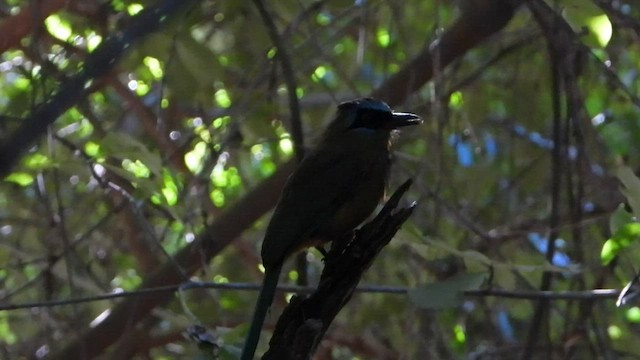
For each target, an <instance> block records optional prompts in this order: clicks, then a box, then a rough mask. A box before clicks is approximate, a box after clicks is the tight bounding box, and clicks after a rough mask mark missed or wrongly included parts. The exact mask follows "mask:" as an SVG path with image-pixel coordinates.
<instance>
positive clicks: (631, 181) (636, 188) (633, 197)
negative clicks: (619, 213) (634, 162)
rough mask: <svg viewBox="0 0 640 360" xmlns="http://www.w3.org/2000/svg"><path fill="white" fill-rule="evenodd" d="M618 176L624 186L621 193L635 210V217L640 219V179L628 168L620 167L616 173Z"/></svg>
mask: <svg viewBox="0 0 640 360" xmlns="http://www.w3.org/2000/svg"><path fill="white" fill-rule="evenodd" d="M616 176H617V177H618V179H620V181H621V182H622V184H624V187H623V188H622V189H620V191H621V192H622V194H623V195H624V196H625V197H626V198H627V201H628V202H629V205H630V206H631V209H632V210H633V215H634V216H636V217H640V179H638V177H637V176H636V175H635V174H634V173H633V171H632V170H631V169H630V168H629V167H628V166H621V167H619V168H618V170H617V171H616Z"/></svg>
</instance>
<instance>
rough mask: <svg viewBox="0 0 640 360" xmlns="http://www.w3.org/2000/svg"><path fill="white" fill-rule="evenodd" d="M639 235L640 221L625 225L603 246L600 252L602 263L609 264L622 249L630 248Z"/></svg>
mask: <svg viewBox="0 0 640 360" xmlns="http://www.w3.org/2000/svg"><path fill="white" fill-rule="evenodd" d="M638 237H640V223H637V222H632V223H628V224H625V225H623V226H622V227H621V228H620V229H618V231H616V233H615V234H614V235H613V237H611V239H609V240H607V241H606V242H605V243H604V245H603V246H602V251H601V252H600V261H601V262H602V264H603V265H607V264H609V263H610V262H611V261H612V260H613V259H614V258H615V257H616V256H617V255H618V253H619V252H620V251H622V250H624V249H626V248H628V247H629V246H630V245H631V244H632V243H633V242H634V241H635V240H637V239H638Z"/></svg>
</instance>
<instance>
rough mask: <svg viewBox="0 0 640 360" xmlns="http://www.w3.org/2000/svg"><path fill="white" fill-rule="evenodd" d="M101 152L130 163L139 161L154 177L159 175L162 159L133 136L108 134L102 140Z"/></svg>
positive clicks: (118, 133) (120, 133)
mask: <svg viewBox="0 0 640 360" xmlns="http://www.w3.org/2000/svg"><path fill="white" fill-rule="evenodd" d="M101 150H102V151H103V152H104V153H105V154H107V155H111V156H115V157H118V158H122V159H129V160H131V161H132V162H134V163H135V162H136V160H139V161H141V162H142V163H143V164H144V165H145V166H146V167H147V168H149V171H151V173H152V174H154V175H160V173H161V170H162V159H161V158H160V156H158V155H157V154H155V153H153V152H151V151H149V149H148V148H147V147H146V146H145V145H144V144H143V143H141V142H140V141H138V140H137V139H136V138H134V137H133V136H131V135H129V134H127V133H122V132H111V133H108V134H107V135H106V136H105V137H104V139H102V143H101Z"/></svg>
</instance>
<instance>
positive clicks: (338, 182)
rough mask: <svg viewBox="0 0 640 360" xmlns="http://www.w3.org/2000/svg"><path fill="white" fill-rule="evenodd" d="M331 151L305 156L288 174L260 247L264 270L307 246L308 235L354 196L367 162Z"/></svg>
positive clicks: (364, 174)
mask: <svg viewBox="0 0 640 360" xmlns="http://www.w3.org/2000/svg"><path fill="white" fill-rule="evenodd" d="M351 155H352V156H349V154H345V153H344V152H339V151H335V150H332V149H328V150H323V151H316V152H313V153H311V154H309V156H307V157H306V158H305V159H304V160H303V161H302V162H301V163H300V165H299V166H298V168H297V169H296V171H295V172H294V173H293V174H292V175H291V177H290V178H289V180H288V181H287V184H286V185H285V188H284V190H283V193H282V196H281V198H280V201H279V202H278V205H277V206H276V210H275V211H274V214H273V217H272V218H271V222H270V223H269V226H268V227H267V232H266V234H265V238H264V242H263V244H262V260H263V263H264V266H265V267H269V266H270V265H276V264H280V263H281V262H282V261H284V260H285V257H287V256H288V255H290V253H291V252H294V251H296V250H298V249H301V248H304V247H306V246H309V244H305V242H306V241H309V236H310V235H311V234H313V233H314V231H316V230H317V229H318V228H321V227H322V226H323V224H325V223H326V222H327V221H329V220H330V219H331V217H332V216H333V215H334V214H335V213H336V212H337V211H338V210H339V209H340V208H341V207H342V205H344V204H345V203H347V202H348V201H349V200H350V199H351V198H352V197H353V195H354V193H355V190H356V187H357V186H358V185H359V184H360V182H361V181H362V179H363V177H364V176H366V172H367V167H368V166H367V165H368V164H367V162H366V161H362V159H357V158H355V156H353V155H355V154H351Z"/></svg>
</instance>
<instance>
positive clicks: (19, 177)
mask: <svg viewBox="0 0 640 360" xmlns="http://www.w3.org/2000/svg"><path fill="white" fill-rule="evenodd" d="M33 180H34V179H33V176H32V175H31V174H27V173H24V172H14V173H11V174H9V175H7V177H5V178H4V181H7V182H12V183H16V184H18V185H20V186H29V185H31V184H32V183H33Z"/></svg>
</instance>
